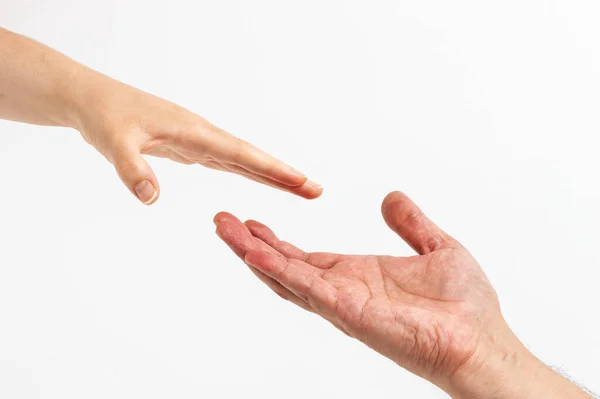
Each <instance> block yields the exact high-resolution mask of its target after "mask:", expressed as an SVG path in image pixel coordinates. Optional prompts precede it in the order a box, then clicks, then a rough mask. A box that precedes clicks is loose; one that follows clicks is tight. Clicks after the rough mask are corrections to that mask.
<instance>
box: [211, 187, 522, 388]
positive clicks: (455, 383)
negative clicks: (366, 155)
mask: <svg viewBox="0 0 600 399" xmlns="http://www.w3.org/2000/svg"><path fill="white" fill-rule="evenodd" d="M382 213H383V217H384V219H385V221H386V223H387V224H388V226H389V227H390V228H391V229H392V230H393V231H395V232H396V233H397V234H398V235H399V236H400V237H401V238H402V239H403V240H404V241H406V242H407V243H408V244H409V245H410V246H411V247H412V248H413V249H414V250H415V251H416V252H417V253H418V255H417V256H411V257H395V256H364V255H340V254H333V253H322V252H315V253H307V252H304V251H302V250H300V249H298V248H297V247H295V246H293V245H292V244H289V243H287V242H285V241H281V240H279V239H278V238H277V237H276V236H275V234H274V233H273V232H272V231H271V230H270V229H269V228H268V227H266V226H264V225H262V224H260V223H258V222H255V221H247V222H246V223H245V224H242V223H241V222H240V221H239V220H238V219H236V218H235V217H234V216H232V215H230V214H228V213H219V214H218V215H216V217H215V223H216V225H217V234H218V235H219V236H220V237H221V239H223V241H225V242H226V243H227V244H228V245H229V247H231V249H232V250H233V251H234V252H235V253H236V254H237V255H238V256H239V257H240V258H241V259H242V260H243V261H244V262H245V263H246V264H247V265H249V266H250V269H251V270H252V271H253V272H254V273H255V274H256V275H257V276H258V277H259V278H260V279H261V280H262V281H263V282H264V283H265V284H267V285H268V286H269V287H270V288H271V289H272V290H273V291H275V292H276V293H277V294H278V295H279V296H281V297H283V298H284V299H287V300H289V301H290V302H293V303H294V304H296V305H298V306H300V307H301V308H303V309H306V310H308V311H311V312H314V313H317V314H319V315H320V316H322V317H323V318H325V319H327V320H328V321H329V322H331V323H332V324H333V325H335V326H336V327H337V328H339V329H340V330H342V331H343V332H345V333H346V334H347V335H349V336H351V337H354V338H356V339H359V340H360V341H362V342H364V343H365V344H366V345H368V346H370V347H371V348H373V349H375V350H376V351H378V352H380V353H381V354H383V355H385V356H387V357H388V358H390V359H392V360H393V361H395V362H396V363H397V364H399V365H401V366H402V367H404V368H406V369H408V370H410V371H412V372H413V373H415V374H417V375H419V376H422V377H424V378H426V379H428V380H430V381H432V382H434V383H435V384H437V385H438V386H440V387H442V388H443V389H446V390H447V391H449V392H451V391H453V390H459V389H461V386H462V384H464V382H465V380H467V379H477V378H478V377H479V376H480V375H482V374H483V373H484V370H483V369H482V365H483V363H484V362H487V364H486V367H487V366H488V365H490V364H494V362H493V361H492V360H491V359H492V358H494V357H498V356H499V357H500V358H501V359H500V360H499V361H504V360H506V359H509V360H510V359H513V358H516V357H518V356H519V354H520V353H521V351H523V352H525V351H524V350H523V347H522V346H521V345H520V343H519V342H518V340H517V339H516V337H515V336H514V335H513V334H512V332H511V331H510V329H509V328H508V326H507V325H506V323H505V322H504V320H503V318H502V315H501V312H500V307H499V303H498V299H497V296H496V293H495V291H494V289H493V288H492V286H491V285H490V283H489V281H488V279H487V278H486V276H485V274H484V273H483V271H482V270H481V268H480V266H479V265H478V263H477V262H476V261H475V259H474V258H473V257H472V256H471V254H470V253H469V252H468V251H467V250H466V249H465V248H464V247H463V246H462V245H461V244H460V243H459V242H458V241H456V240H455V239H453V238H452V237H450V236H449V235H448V234H446V233H445V232H444V231H442V230H441V229H440V228H439V227H437V226H436V225H435V224H434V223H432V222H431V221H430V220H429V219H428V218H427V217H426V216H425V215H424V214H423V212H421V210H420V209H419V208H418V207H417V206H416V205H415V204H414V203H413V202H412V201H411V200H410V199H409V198H408V197H407V196H406V195H404V194H402V193H399V192H394V193H391V194H389V195H388V196H387V197H386V199H385V200H384V202H383V205H382ZM498 381H500V380H499V379H498ZM469 389H472V385H471V386H470V387H469Z"/></svg>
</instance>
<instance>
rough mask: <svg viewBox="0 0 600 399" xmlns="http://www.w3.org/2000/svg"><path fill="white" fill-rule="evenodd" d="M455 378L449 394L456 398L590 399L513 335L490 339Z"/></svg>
mask: <svg viewBox="0 0 600 399" xmlns="http://www.w3.org/2000/svg"><path fill="white" fill-rule="evenodd" d="M464 366H465V367H464V368H461V369H460V370H458V371H457V372H456V374H455V375H454V376H453V379H452V381H451V383H450V384H449V386H448V387H447V388H446V389H445V390H446V392H447V393H448V394H449V395H450V396H451V397H452V398H454V399H529V398H531V399H534V398H535V399H537V398H540V397H544V398H546V399H554V398H555V399H563V398H570V399H579V398H581V399H584V398H590V396H589V395H587V394H586V393H585V392H584V391H583V390H581V389H580V388H579V387H577V386H576V385H575V384H573V383H571V382H570V381H568V380H567V379H565V378H564V377H562V376H561V375H559V374H558V373H556V372H555V371H554V370H552V369H551V368H550V367H548V366H547V365H545V364H544V363H543V362H542V361H540V360H539V359H538V358H536V357H535V356H534V355H533V354H532V353H531V352H529V350H527V348H525V346H524V345H523V344H522V343H521V342H520V341H519V340H518V338H517V337H516V336H515V335H514V334H513V333H512V332H511V331H509V333H508V334H507V337H506V338H505V339H500V340H496V339H494V340H490V343H489V345H487V347H485V348H482V349H481V350H480V351H479V353H476V354H474V355H473V357H472V358H471V359H469V362H468V363H467V364H465V365H464Z"/></svg>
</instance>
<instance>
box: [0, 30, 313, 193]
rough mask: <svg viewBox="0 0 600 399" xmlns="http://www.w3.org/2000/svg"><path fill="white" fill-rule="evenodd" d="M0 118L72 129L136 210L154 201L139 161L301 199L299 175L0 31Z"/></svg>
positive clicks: (200, 122)
mask: <svg viewBox="0 0 600 399" xmlns="http://www.w3.org/2000/svg"><path fill="white" fill-rule="evenodd" d="M0 119H8V120H13V121H19V122H25V123H31V124H38V125H48V126H64V127H69V128H73V129H76V130H78V131H79V132H80V133H81V136H82V137H83V139H84V140H85V141H87V142H88V143H89V144H91V145H93V146H94V147H95V148H96V149H97V150H98V151H99V152H100V153H101V154H102V155H103V156H104V157H105V158H106V159H107V160H108V161H109V162H111V163H112V164H113V165H114V167H115V169H116V171H117V173H118V175H119V177H120V178H121V180H122V181H123V183H124V184H125V186H126V187H127V188H128V189H129V191H131V193H132V194H133V195H135V196H136V197H137V198H138V199H139V200H140V201H141V202H142V203H144V204H147V205H149V204H152V203H154V202H155V201H156V200H157V199H158V197H159V195H160V187H159V184H158V179H157V178H156V176H155V175H154V172H153V171H152V169H151V168H150V165H149V164H148V163H147V162H146V160H145V159H144V157H143V155H153V156H157V157H162V158H168V159H171V160H173V161H176V162H180V163H184V164H200V165H203V166H206V167H208V168H212V169H217V170H221V171H225V172H230V173H236V174H238V175H241V176H244V177H246V178H248V179H251V180H254V181H257V182H259V183H262V184H266V185H268V186H271V187H275V188H278V189H281V190H284V191H288V192H290V193H293V194H295V195H298V196H301V197H303V198H307V199H313V198H317V197H319V196H320V195H321V193H322V188H321V186H320V185H318V184H316V183H314V182H312V181H311V180H308V179H307V177H306V176H304V174H302V173H300V172H298V171H296V170H295V169H293V168H292V167H290V166H288V165H286V164H285V163H283V162H281V161H279V160H278V159H276V158H274V157H272V156H271V155H269V154H267V153H265V152H263V151H261V150H259V149H258V148H256V147H254V146H252V145H251V144H249V143H248V142H246V141H244V140H241V139H239V138H237V137H235V136H232V135H231V134H229V133H227V132H225V131H224V130H222V129H219V128H218V127H216V126H214V125H212V124H211V123H209V122H208V121H207V120H206V119H204V118H202V117H201V116H199V115H196V114H194V113H192V112H190V111H188V110H187V109H185V108H183V107H180V106H178V105H176V104H173V103H171V102H169V101H166V100H163V99H161V98H158V97H156V96H154V95H151V94H148V93H145V92H143V91H141V90H138V89H136V88H133V87H131V86H128V85H126V84H124V83H121V82H118V81H116V80H114V79H112V78H110V77H108V76H105V75H103V74H101V73H99V72H96V71H93V70H91V69H89V68H87V67H85V66H83V65H81V64H79V63H77V62H75V61H73V60H72V59H70V58H68V57H66V56H65V55H63V54H61V53H59V52H57V51H54V50H52V49H50V48H48V47H46V46H44V45H42V44H40V43H37V42H35V41H33V40H31V39H28V38H26V37H24V36H21V35H18V34H16V33H13V32H10V31H8V30H6V29H2V28H0Z"/></svg>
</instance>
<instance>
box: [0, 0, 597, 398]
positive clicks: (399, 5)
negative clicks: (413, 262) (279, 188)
mask: <svg viewBox="0 0 600 399" xmlns="http://www.w3.org/2000/svg"><path fill="white" fill-rule="evenodd" d="M599 15H600V3H599V2H598V1H594V0H589V1H572V0H556V1H538V0H508V1H502V2H499V1H493V2H492V1H478V0H472V1H465V0H460V1H452V2H450V1H444V0H438V1H432V0H426V1H424V0H418V1H417V0H415V1H393V2H392V1H341V0H340V1H323V0H319V1H317V0H312V1H306V0H305V1H297V2H291V1H286V2H284V1H275V0H273V1H252V2H249V1H242V0H240V1H223V0H219V1H216V0H215V1H186V0H169V1H160V2H159V1H144V0H135V1H134V0H129V1H123V0H110V1H109V0H103V1H91V0H89V1H82V0H55V1H43V0H18V1H15V0H0V24H2V25H3V26H4V27H6V28H8V29H11V30H15V31H18V32H20V33H23V34H26V35H28V36H31V37H33V38H35V39H37V40H40V41H42V42H44V43H46V44H48V45H50V46H51V47H54V48H56V49H59V50H61V51H63V52H65V53H66V54H68V55H69V56H71V57H73V58H75V59H77V60H79V61H81V62H83V63H85V64H87V65H89V66H91V67H93V68H95V69H98V70H100V71H102V72H104V73H107V74H109V75H111V76H114V77H115V78H118V79H120V80H123V81H126V82H127V83H130V84H132V85H134V86H138V87H140V88H142V89H144V90H147V91H150V92H152V93H155V94H157V95H160V96H162V97H165V98H167V99H170V100H172V101H175V102H177V103H180V104H181V105H184V106H186V107H188V108H190V109H192V110H194V111H195V112H197V113H199V114H201V115H203V116H205V117H206V118H208V119H209V120H210V121H212V122H213V123H215V124H217V125H218V126H220V127H222V128H225V129H226V130H229V131H230V132H232V133H233V134H236V135H238V136H240V137H243V138H244V139H246V140H248V141H251V142H253V143H254V144H256V145H258V146H260V147H262V148H263V149H265V150H267V151H269V152H271V153H273V154H275V155H277V156H279V157H280V158H282V159H284V160H286V161H288V162H289V163H291V164H293V165H294V166H297V167H298V168H300V169H302V170H303V171H305V172H306V173H308V174H309V175H310V176H311V177H313V178H314V179H315V180H317V181H319V182H322V183H323V184H324V185H325V188H326V191H325V194H324V195H323V197H322V198H321V199H319V200H316V201H312V202H309V201H304V200H301V199H298V198H294V197H292V196H290V195H287V194H285V193H280V192H276V191H273V190H271V189H269V188H266V187H262V186H258V185H256V184H254V183H251V182H248V181H245V180H243V179H242V178H238V177H237V176H231V175H225V174H221V173H218V172H214V171H211V170H207V169H203V168H202V167H199V166H196V167H186V166H183V165H177V164H174V163H170V162H168V161H163V160H157V159H151V160H150V162H151V164H152V166H153V167H154V169H155V171H156V174H157V176H158V178H159V179H160V183H161V188H162V196H161V198H160V200H159V202H158V203H156V204H155V205H154V206H152V207H144V206H142V205H141V204H139V203H138V201H137V200H136V199H135V198H134V197H133V196H131V194H130V193H129V192H128V191H127V190H126V189H125V187H123V186H122V184H121V182H120V181H119V179H118V178H117V176H116V174H115V173H114V171H113V170H112V167H111V166H110V165H109V164H108V163H107V162H106V161H105V160H104V159H103V158H102V157H101V156H100V155H98V154H97V153H96V152H95V151H94V149H93V148H92V147H89V146H88V145H87V144H85V143H84V141H83V140H82V139H81V138H80V137H79V135H78V134H77V132H75V131H70V130H65V129H59V128H43V127H35V126H26V125H20V124H16V123H9V122H1V123H0V183H1V185H0V193H1V196H0V240H1V241H0V243H1V244H0V397H2V398H7V399H8V398H10V399H19V398H60V399H67V398H108V397H110V398H199V397H210V398H229V397H251V398H282V397H283V398H306V397H311V398H328V397H336V398H362V397H372V398H377V397H381V398H402V397H404V398H417V397H420V398H443V397H445V395H444V394H443V393H441V392H439V391H438V390H437V389H436V388H435V387H433V386H431V385H430V384H429V383H427V382H425V381H423V380H421V379H419V378H417V377H414V376H413V375H411V374H409V373H407V372H405V371H404V370H401V369H400V368H398V367H397V366H395V365H394V364H392V363H391V362H390V361H388V360H387V359H384V358H383V357H381V356H379V355H377V354H376V353H374V352H372V351H370V350H369V349H367V348H366V347H363V346H362V344H360V343H358V342H355V341H352V340H350V339H349V338H347V337H345V336H344V335H342V334H341V333H339V332H338V331H337V330H335V329H334V328H332V327H330V326H329V325H328V324H327V323H326V322H323V321H321V320H320V319H318V318H317V317H315V316H312V315H309V314H306V313H303V312H302V311H301V310H299V309H296V308H295V307H293V306H292V305H290V304H288V303H285V302H284V301H281V300H279V298H278V297H276V296H275V295H274V294H272V293H271V292H270V291H269V290H268V289H267V288H266V287H264V286H262V285H261V283H260V282H259V281H258V280H256V279H255V278H254V276H253V275H252V274H251V273H249V272H248V270H247V269H246V268H245V267H244V266H243V264H241V262H239V261H238V259H237V258H235V256H233V255H232V254H231V253H230V252H229V250H228V249H227V248H226V247H225V245H224V244H222V243H221V242H220V241H219V240H218V238H217V237H216V236H215V235H214V226H213V224H212V216H213V215H214V214H215V213H216V212H218V211H220V210H228V211H230V212H233V213H235V214H237V215H238V216H240V217H241V218H255V219H258V220H261V221H264V222H266V223H268V224H269V225H271V226H272V227H273V228H274V230H275V231H276V232H278V234H279V235H280V236H281V237H283V238H285V239H287V240H289V241H292V242H294V243H296V244H298V245H299V246H301V247H303V248H304V249H306V250H326V251H339V252H348V253H384V254H398V255H399V254H410V253H411V252H410V251H409V249H408V247H407V246H406V245H405V244H403V243H401V242H400V241H399V239H398V238H397V237H396V236H395V235H394V234H393V233H391V232H390V231H388V230H387V228H386V226H385V224H384V223H383V221H382V219H381V217H380V214H379V205H380V201H381V200H382V199H383V197H384V196H385V195H386V194H387V193H388V192H389V191H392V190H395V189H400V190H403V191H405V192H406V193H408V194H409V195H410V196H412V197H413V199H414V200H415V201H416V202H417V203H418V204H419V205H421V207H422V208H424V210H425V211H426V212H427V213H428V214H429V215H430V217H431V218H432V219H433V220H434V221H436V222H437V223H438V224H440V225H441V226H442V227H444V228H445V229H446V230H447V231H449V232H450V233H452V234H453V235H455V236H456V237H457V238H458V239H460V240H461V241H462V242H463V243H464V244H465V245H466V246H467V247H468V248H470V249H471V251H472V252H473V253H474V255H475V256H476V257H477V258H478V260H479V261H480V263H481V264H482V266H483V268H484V269H485V271H486V273H487V274H488V275H489V277H490V279H491V280H492V282H493V284H494V286H495V287H496V289H497V291H498V293H499V295H500V299H501V302H502V305H503V310H504V314H505V317H506V318H507V320H508V321H509V323H510V325H511V326H512V327H513V328H514V330H515V331H516V332H517V334H518V335H519V336H520V337H521V339H522V340H523V341H524V342H525V343H526V344H527V345H528V346H529V347H530V348H531V350H532V351H533V352H534V353H535V354H536V355H538V356H539V357H541V358H542V359H543V360H544V361H545V362H547V363H549V364H551V365H554V366H558V367H561V368H563V369H564V370H566V371H567V372H568V373H569V374H570V375H571V376H573V377H574V378H575V379H576V380H578V381H580V382H581V383H584V384H585V385H588V386H589V388H591V389H593V390H595V391H600V380H599V379H598V375H599V374H600V367H599V366H598V359H599V358H600V344H599V342H598V336H600V322H599V320H598V319H599V311H598V308H599V306H598V304H599V303H600V290H599V289H598V279H599V277H600V272H599V269H600V251H599V250H598V242H599V240H600V229H599V228H598V226H599V225H600V186H599V184H598V174H599V172H600V158H599V157H598V156H597V153H598V133H599V131H600V117H599V111H600V24H598V18H599Z"/></svg>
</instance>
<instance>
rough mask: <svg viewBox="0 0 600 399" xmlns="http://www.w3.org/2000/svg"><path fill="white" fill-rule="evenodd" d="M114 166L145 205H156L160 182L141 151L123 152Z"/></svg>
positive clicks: (126, 184) (118, 155) (114, 162)
mask: <svg viewBox="0 0 600 399" xmlns="http://www.w3.org/2000/svg"><path fill="white" fill-rule="evenodd" d="M113 164H114V166H115V169H116V171H117V173H118V174H119V177H120V178H121V180H122V181H123V183H125V186H127V188H128V189H129V191H131V192H132V193H133V195H135V196H136V197H137V198H138V199H139V200H140V201H142V203H144V204H145V205H150V204H152V203H154V202H155V201H156V200H157V199H158V196H159V193H160V188H159V186H158V180H157V179H156V176H155V175H154V172H153V171H152V168H151V167H150V165H148V162H146V160H145V159H144V158H143V157H142V155H141V154H140V152H139V151H136V150H125V151H121V152H120V153H119V154H117V156H116V157H115V159H114V161H113Z"/></svg>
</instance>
